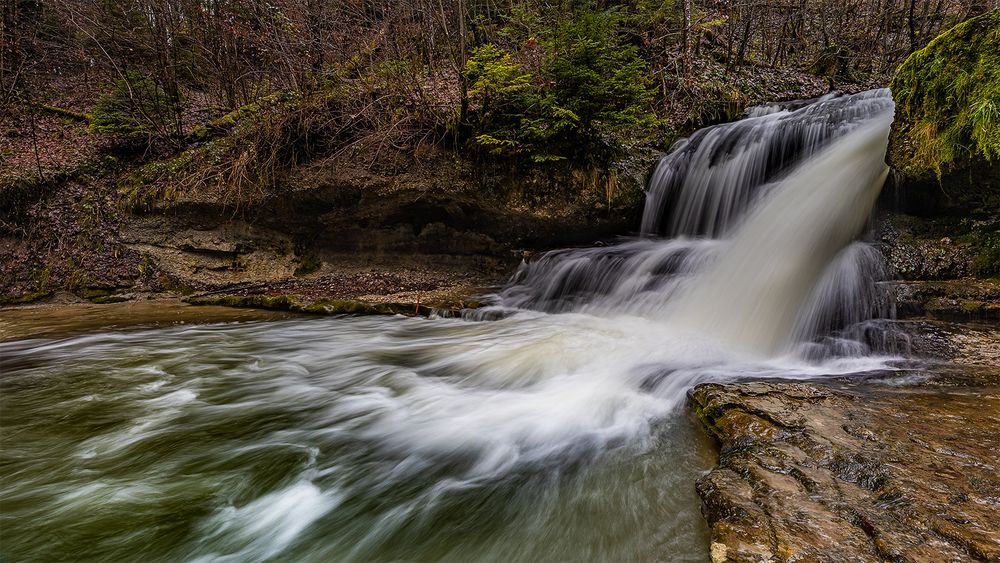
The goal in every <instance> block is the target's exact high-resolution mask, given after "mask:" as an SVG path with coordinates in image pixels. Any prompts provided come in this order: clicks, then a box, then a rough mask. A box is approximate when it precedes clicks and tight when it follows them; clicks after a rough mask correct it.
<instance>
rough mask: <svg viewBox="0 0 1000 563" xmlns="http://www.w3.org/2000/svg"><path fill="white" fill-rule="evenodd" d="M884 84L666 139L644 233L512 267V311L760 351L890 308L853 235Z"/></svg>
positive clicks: (888, 116) (880, 143)
mask: <svg viewBox="0 0 1000 563" xmlns="http://www.w3.org/2000/svg"><path fill="white" fill-rule="evenodd" d="M892 112H893V103H892V98H891V95H890V94H889V91H888V90H887V89H880V90H872V91H868V92H862V93H859V94H854V95H834V94H831V95H827V96H823V97H821V98H817V99H814V100H805V101H801V102H795V103H791V104H779V105H770V106H760V107H756V108H751V109H750V110H749V111H748V112H747V117H746V118H744V119H742V120H740V121H737V122H734V123H727V124H722V125H716V126H713V127H708V128H705V129H702V130H700V131H698V132H696V133H695V134H694V135H692V136H691V138H690V139H685V140H682V141H680V142H678V143H677V144H676V145H675V146H674V148H673V150H672V151H671V152H670V154H668V155H667V156H665V157H663V158H662V159H661V161H660V163H659V164H658V166H657V168H656V170H655V171H654V173H653V175H652V178H651V179H650V183H649V187H648V192H647V199H646V208H645V211H644V214H643V220H642V229H641V230H642V237H640V238H635V239H625V240H622V241H620V242H619V243H618V244H614V245H610V246H607V247H595V248H586V249H568V250H558V251H553V252H549V253H546V254H544V255H542V256H540V257H538V258H536V259H534V260H532V261H531V262H527V263H524V264H522V266H521V268H520V269H519V270H518V271H517V273H516V274H515V275H514V277H513V279H512V280H511V282H510V283H509V284H508V286H507V287H505V288H504V289H503V290H502V291H501V293H500V294H499V296H498V298H497V302H498V305H499V306H500V307H502V308H510V309H515V310H518V309H532V310H540V311H545V312H550V313H560V312H570V311H573V312H581V313H588V314H595V315H602V316H610V315H622V314H625V315H636V316H641V317H646V318H650V319H655V320H658V321H662V322H665V323H669V324H671V325H673V326H676V327H681V328H684V329H687V330H690V331H693V332H697V333H702V334H705V335H708V336H709V337H711V338H714V339H718V340H722V341H724V342H725V343H726V344H728V345H729V346H732V347H734V348H739V349H744V350H747V351H750V352H753V353H756V354H759V355H772V354H775V353H780V352H782V351H786V350H787V349H789V347H791V346H792V345H794V344H796V343H801V342H807V341H810V340H813V339H817V338H821V337H829V336H831V335H837V334H838V333H839V332H847V331H848V330H847V329H849V328H850V327H855V326H856V325H858V323H862V322H864V321H866V320H869V319H872V318H878V317H881V316H885V315H887V314H890V313H891V304H890V303H888V302H887V299H886V296H885V295H884V293H883V292H881V291H880V290H879V287H878V282H880V281H882V280H884V279H886V271H885V268H884V266H883V264H882V261H881V258H880V256H879V253H878V252H877V251H876V250H875V249H873V248H872V247H871V246H869V245H867V244H865V243H862V242H854V241H855V239H856V238H857V237H858V236H859V235H860V234H861V233H862V232H863V230H864V227H865V224H866V222H867V219H868V216H869V214H870V212H871V209H872V206H873V205H874V202H875V199H876V198H877V196H878V193H879V190H880V189H881V186H882V184H883V182H884V179H885V175H886V173H887V167H886V166H885V163H884V155H885V149H886V144H887V139H888V130H889V125H890V124H891V122H892Z"/></svg>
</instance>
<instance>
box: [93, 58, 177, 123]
mask: <svg viewBox="0 0 1000 563" xmlns="http://www.w3.org/2000/svg"><path fill="white" fill-rule="evenodd" d="M182 109H183V107H182V104H181V101H180V100H179V99H174V98H172V97H171V96H169V95H168V94H167V93H166V92H165V91H164V90H163V88H161V87H160V85H159V84H157V83H156V81H154V80H153V79H152V78H150V77H148V76H146V75H144V74H141V73H139V72H136V71H128V72H127V73H125V77H124V78H119V79H116V80H114V81H112V82H111V83H110V84H106V85H105V86H104V87H103V88H102V90H101V94H100V97H99V98H98V99H97V105H96V106H95V107H94V111H93V112H92V113H91V115H90V128H91V130H92V131H94V132H95V133H107V134H112V135H120V136H123V137H130V138H139V137H145V138H152V137H160V136H166V135H168V134H170V133H171V132H174V130H175V124H176V123H177V119H176V118H177V115H178V114H179V113H180V112H181V110H182Z"/></svg>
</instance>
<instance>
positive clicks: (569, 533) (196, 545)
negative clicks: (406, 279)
mask: <svg viewBox="0 0 1000 563" xmlns="http://www.w3.org/2000/svg"><path fill="white" fill-rule="evenodd" d="M188 313H190V311H189V312H188ZM43 316H44V315H43ZM70 316H73V315H70ZM76 316H77V318H78V319H80V323H79V324H81V325H82V326H80V327H79V328H80V329H81V330H78V331H77V333H76V334H72V335H66V332H65V331H66V330H69V329H71V328H73V326H74V324H73V322H71V321H69V320H65V319H63V321H61V324H60V323H56V324H58V326H60V327H61V328H62V332H61V334H48V335H42V336H36V337H34V338H30V339H20V340H18V339H12V340H8V341H6V342H3V343H0V357H2V371H3V376H2V378H0V423H2V445H3V448H2V460H0V518H2V520H0V530H2V532H0V554H2V557H0V559H2V560H4V561H75V560H90V561H98V560H100V561H653V560H657V561H663V560H666V561H704V560H706V559H707V544H708V536H707V530H706V527H705V524H704V521H703V519H702V517H701V515H700V512H699V509H700V505H699V501H698V499H697V497H696V495H695V492H694V481H695V479H696V478H697V477H698V476H699V475H700V474H701V473H702V472H703V471H705V470H706V469H707V468H708V467H710V465H711V464H712V461H713V460H712V448H711V445H710V444H708V443H707V442H706V441H705V438H704V437H703V436H702V435H701V433H700V432H699V431H697V429H696V428H695V426H694V425H693V423H692V422H691V421H690V420H689V419H688V417H687V415H686V414H685V412H684V410H683V408H682V406H681V405H682V404H683V387H672V386H670V385H651V384H650V383H649V381H650V380H649V379H648V375H649V373H650V368H649V367H648V365H646V362H647V360H648V359H649V358H648V354H646V353H644V352H642V350H644V349H645V348H646V347H648V346H650V342H648V341H646V340H645V339H644V338H636V337H635V335H633V334H632V333H631V332H630V328H629V326H630V323H631V321H630V323H614V322H611V323H609V322H607V321H601V322H599V321H598V320H597V319H593V318H587V317H583V316H576V315H558V316H526V317H517V318H513V319H506V320H503V321H497V322H469V321H462V320H442V319H437V320H428V319H403V318H370V319H350V318H338V319H306V318H291V319H283V320H282V319H278V320H269V321H248V320H246V319H240V320H239V322H228V323H224V324H195V325H191V324H183V325H180V324H177V323H179V322H180V321H179V320H178V319H179V317H176V316H171V315H167V318H169V319H170V322H163V319H162V318H161V319H159V320H158V321H157V322H159V323H160V325H159V326H155V327H152V328H129V329H124V328H107V327H108V326H109V325H121V324H122V323H119V322H112V321H113V319H111V320H109V319H107V318H104V319H100V320H96V321H95V320H94V318H93V317H92V316H90V315H88V314H80V313H79V312H77V313H76ZM181 316H182V315H181ZM132 318H133V319H134V316H133V317H132ZM49 319H50V321H51V322H55V321H54V320H53V317H51V316H50V317H49ZM7 320H8V321H9V322H8V323H7V328H8V329H10V328H11V326H15V325H16V327H15V328H17V329H18V330H19V331H20V333H21V334H25V333H38V332H46V331H39V330H37V327H35V329H34V330H33V329H32V325H31V322H29V321H30V319H29V321H25V319H24V318H23V316H22V317H18V318H15V316H14V315H10V314H8V316H7ZM18 323H20V324H18ZM48 332H51V331H48ZM9 335H10V333H8V336H9ZM635 366H639V367H635ZM643 366H645V367H643ZM653 371H655V369H654V370H653Z"/></svg>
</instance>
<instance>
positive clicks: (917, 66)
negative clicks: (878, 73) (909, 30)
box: [890, 10, 1000, 178]
mask: <svg viewBox="0 0 1000 563" xmlns="http://www.w3.org/2000/svg"><path fill="white" fill-rule="evenodd" d="M890 88H891V90H892V93H893V97H894V98H895V100H896V121H895V123H894V124H893V131H892V141H891V149H890V159H891V161H892V164H893V165H894V166H895V167H896V168H897V169H898V170H899V171H900V172H902V173H903V174H904V175H905V176H908V177H911V178H928V177H931V176H937V177H938V178H941V177H942V175H943V174H945V173H948V172H953V171H956V170H960V169H964V168H968V167H969V166H970V164H973V163H976V162H980V161H982V160H985V161H987V162H994V163H995V162H996V161H997V159H1000V10H994V11H992V12H989V13H987V14H984V15H982V16H979V17H976V18H972V19H970V20H967V21H965V22H964V23H961V24H959V25H957V26H955V27H953V28H952V29H950V30H948V31H946V32H945V33H943V34H941V35H940V36H938V37H937V38H935V39H934V40H933V41H931V42H930V43H929V44H928V45H927V47H925V48H923V49H921V50H919V51H916V52H914V53H913V54H912V55H910V56H909V58H907V59H906V61H905V62H904V63H903V64H902V66H900V67H899V70H898V71H897V72H896V76H895V77H894V78H893V80H892V83H891V85H890Z"/></svg>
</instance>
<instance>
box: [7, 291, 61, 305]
mask: <svg viewBox="0 0 1000 563" xmlns="http://www.w3.org/2000/svg"><path fill="white" fill-rule="evenodd" d="M50 295H52V292H51V291H47V290H42V291H34V292H30V293H22V294H20V295H2V296H0V305H23V304H25V303H33V302H35V301H38V300H39V299H44V298H46V297H48V296H50Z"/></svg>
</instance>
